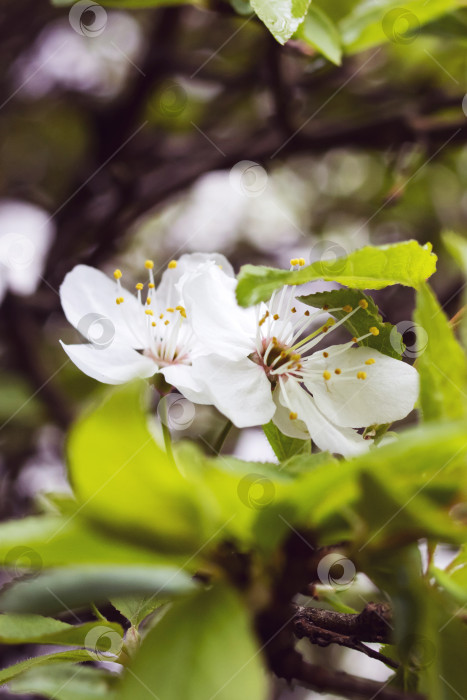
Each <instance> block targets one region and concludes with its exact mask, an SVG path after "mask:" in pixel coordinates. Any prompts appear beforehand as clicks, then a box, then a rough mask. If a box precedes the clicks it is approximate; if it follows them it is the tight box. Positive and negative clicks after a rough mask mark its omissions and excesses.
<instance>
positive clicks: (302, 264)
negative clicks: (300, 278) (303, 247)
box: [298, 258, 305, 267]
mask: <svg viewBox="0 0 467 700" xmlns="http://www.w3.org/2000/svg"><path fill="white" fill-rule="evenodd" d="M298 264H299V265H300V267H303V266H304V265H305V258H299V259H298Z"/></svg>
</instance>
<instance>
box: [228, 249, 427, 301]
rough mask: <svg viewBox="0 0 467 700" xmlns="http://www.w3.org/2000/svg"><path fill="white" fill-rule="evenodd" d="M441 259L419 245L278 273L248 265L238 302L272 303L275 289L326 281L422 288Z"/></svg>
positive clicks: (367, 252)
mask: <svg viewBox="0 0 467 700" xmlns="http://www.w3.org/2000/svg"><path fill="white" fill-rule="evenodd" d="M436 260H437V257H436V255H434V254H433V253H432V252H431V246H428V245H427V246H421V245H420V244H419V243H417V241H405V242H403V243H395V244H393V245H386V246H380V247H378V248H376V247H373V246H366V247H365V248H360V249H359V250H355V251H353V252H352V253H349V255H347V257H342V258H337V259H336V260H333V261H329V260H324V261H318V262H314V263H312V264H311V265H308V266H307V267H303V268H301V269H300V270H276V269H275V268H271V267H255V266H254V265H244V266H243V267H242V269H241V270H240V274H239V278H238V286H237V299H238V301H239V303H240V304H241V305H242V306H250V305H251V304H257V303H258V302H260V301H266V300H267V299H269V297H270V296H271V294H272V293H273V292H274V290H275V289H278V288H279V287H282V286H284V285H286V284H290V285H297V284H305V283H306V282H312V281H314V280H325V281H327V282H339V284H342V285H345V286H346V287H352V288H354V289H355V288H356V289H382V288H383V287H387V286H389V285H392V284H403V285H405V286H407V287H415V288H418V287H419V286H420V285H421V284H422V283H423V282H424V281H425V280H426V279H427V278H428V277H430V276H431V275H432V274H433V272H434V271H435V269H436Z"/></svg>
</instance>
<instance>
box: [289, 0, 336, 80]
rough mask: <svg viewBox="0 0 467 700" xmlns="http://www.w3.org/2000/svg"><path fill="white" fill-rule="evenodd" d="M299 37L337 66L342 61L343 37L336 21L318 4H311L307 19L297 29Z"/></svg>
mask: <svg viewBox="0 0 467 700" xmlns="http://www.w3.org/2000/svg"><path fill="white" fill-rule="evenodd" d="M296 36H297V39H301V40H302V41H305V42H306V43H307V44H309V45H310V46H312V47H313V48H314V49H316V50H317V51H319V52H320V53H322V54H323V56H326V58H328V59H329V60H330V61H331V62H332V63H334V64H335V65H336V66H340V65H341V63H342V46H341V38H340V35H339V32H338V30H337V27H336V25H335V24H334V22H333V21H332V20H331V19H330V18H329V17H328V15H327V14H326V13H325V12H323V10H321V9H320V8H319V7H316V5H314V4H311V5H310V7H309V9H308V12H307V15H306V17H305V21H304V22H303V23H302V24H301V25H300V27H299V28H298V30H297V35H296Z"/></svg>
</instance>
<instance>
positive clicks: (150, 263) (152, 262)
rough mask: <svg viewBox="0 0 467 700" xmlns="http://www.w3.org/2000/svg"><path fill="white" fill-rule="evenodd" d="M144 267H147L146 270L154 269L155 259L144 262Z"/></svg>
mask: <svg viewBox="0 0 467 700" xmlns="http://www.w3.org/2000/svg"><path fill="white" fill-rule="evenodd" d="M144 267H145V268H146V270H152V269H153V267H154V261H153V260H146V262H145V263H144Z"/></svg>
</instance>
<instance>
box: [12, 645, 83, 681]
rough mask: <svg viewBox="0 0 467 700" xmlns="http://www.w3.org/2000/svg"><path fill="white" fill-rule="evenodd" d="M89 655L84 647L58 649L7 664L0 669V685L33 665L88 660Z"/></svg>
mask: <svg viewBox="0 0 467 700" xmlns="http://www.w3.org/2000/svg"><path fill="white" fill-rule="evenodd" d="M91 658H92V657H91V656H90V654H89V652H88V651H86V650H85V649H76V651H60V652H58V653H57V654H44V655H42V656H34V657H33V658H32V659H27V660H26V661H20V662H19V663H18V664H15V665H14V666H9V667H8V668H4V669H3V670H2V671H0V685H2V684H3V683H8V682H9V681H10V680H11V679H12V678H15V677H16V676H19V675H20V674H22V673H24V672H25V671H29V669H31V668H34V667H35V666H44V665H47V668H49V667H50V666H51V665H53V664H63V663H69V662H71V661H73V662H78V663H79V662H82V661H90V660H91Z"/></svg>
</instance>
